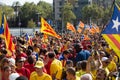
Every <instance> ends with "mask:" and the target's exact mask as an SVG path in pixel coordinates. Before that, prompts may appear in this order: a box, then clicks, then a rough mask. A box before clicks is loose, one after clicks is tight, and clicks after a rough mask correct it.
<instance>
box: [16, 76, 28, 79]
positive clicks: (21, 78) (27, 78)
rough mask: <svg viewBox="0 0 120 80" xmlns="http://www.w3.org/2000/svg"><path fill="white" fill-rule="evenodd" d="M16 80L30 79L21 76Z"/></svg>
mask: <svg viewBox="0 0 120 80" xmlns="http://www.w3.org/2000/svg"><path fill="white" fill-rule="evenodd" d="M15 80H28V78H27V77H25V76H19V77H18V78H16V79H15Z"/></svg>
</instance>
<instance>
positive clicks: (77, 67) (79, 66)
mask: <svg viewBox="0 0 120 80" xmlns="http://www.w3.org/2000/svg"><path fill="white" fill-rule="evenodd" d="M81 62H82V61H79V62H77V64H76V70H77V71H79V70H81Z"/></svg>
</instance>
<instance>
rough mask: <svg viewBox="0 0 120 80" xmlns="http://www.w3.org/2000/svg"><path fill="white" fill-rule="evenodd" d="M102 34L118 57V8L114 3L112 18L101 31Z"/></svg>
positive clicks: (119, 22) (119, 38) (119, 35)
mask: <svg viewBox="0 0 120 80" xmlns="http://www.w3.org/2000/svg"><path fill="white" fill-rule="evenodd" d="M102 36H103V37H104V39H105V40H106V41H107V43H108V44H109V45H110V47H111V48H112V49H113V50H114V51H115V53H116V54H117V55H118V56H119V58H120V9H119V7H118V6H117V4H116V5H114V11H113V15H112V18H111V20H110V22H109V23H108V25H106V28H105V29H104V30H103V32H102Z"/></svg>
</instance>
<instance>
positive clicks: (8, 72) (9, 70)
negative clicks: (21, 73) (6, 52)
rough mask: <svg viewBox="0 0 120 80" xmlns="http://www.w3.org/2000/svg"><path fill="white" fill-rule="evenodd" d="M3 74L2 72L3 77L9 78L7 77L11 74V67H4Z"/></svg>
mask: <svg viewBox="0 0 120 80" xmlns="http://www.w3.org/2000/svg"><path fill="white" fill-rule="evenodd" d="M3 72H4V76H5V77H9V75H10V74H11V67H10V66H5V67H4V68H3Z"/></svg>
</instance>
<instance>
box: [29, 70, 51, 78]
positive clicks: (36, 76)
mask: <svg viewBox="0 0 120 80" xmlns="http://www.w3.org/2000/svg"><path fill="white" fill-rule="evenodd" d="M30 80H52V78H51V76H50V75H48V74H46V73H43V75H42V76H38V74H37V73H36V72H35V71H34V72H32V73H31V75H30Z"/></svg>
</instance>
